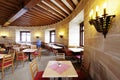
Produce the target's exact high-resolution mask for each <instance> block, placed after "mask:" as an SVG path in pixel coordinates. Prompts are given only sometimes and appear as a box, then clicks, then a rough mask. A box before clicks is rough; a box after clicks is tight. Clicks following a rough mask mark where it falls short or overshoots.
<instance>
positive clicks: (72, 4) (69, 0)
mask: <svg viewBox="0 0 120 80" xmlns="http://www.w3.org/2000/svg"><path fill="white" fill-rule="evenodd" d="M66 1H67V2H68V3H69V4H70V6H71V7H72V8H73V9H75V7H76V5H75V4H74V3H73V2H72V0H66Z"/></svg>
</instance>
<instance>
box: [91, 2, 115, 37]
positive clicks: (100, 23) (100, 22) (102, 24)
mask: <svg viewBox="0 0 120 80" xmlns="http://www.w3.org/2000/svg"><path fill="white" fill-rule="evenodd" d="M104 6H105V4H104ZM92 16H93V10H91V12H90V17H91V19H90V20H89V23H90V25H94V27H95V29H96V30H97V32H100V33H102V34H103V35H104V38H106V34H107V33H108V31H109V29H110V27H111V25H110V24H111V21H112V19H113V18H114V17H115V15H108V14H107V13H106V7H104V13H103V15H102V16H101V17H100V16H98V6H97V7H96V18H95V19H93V17H92Z"/></svg>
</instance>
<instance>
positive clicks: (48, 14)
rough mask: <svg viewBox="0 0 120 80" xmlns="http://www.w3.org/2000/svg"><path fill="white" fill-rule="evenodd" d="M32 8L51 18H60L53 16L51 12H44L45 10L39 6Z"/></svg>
mask: <svg viewBox="0 0 120 80" xmlns="http://www.w3.org/2000/svg"><path fill="white" fill-rule="evenodd" d="M33 9H34V10H36V11H38V12H40V13H42V14H43V15H45V16H47V17H50V18H51V19H55V20H61V19H60V18H58V17H56V16H54V15H53V14H51V13H48V12H46V11H45V10H43V9H42V8H39V9H38V8H36V7H34V8H33Z"/></svg>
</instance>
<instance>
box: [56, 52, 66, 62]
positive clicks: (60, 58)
mask: <svg viewBox="0 0 120 80" xmlns="http://www.w3.org/2000/svg"><path fill="white" fill-rule="evenodd" d="M56 60H57V61H59V60H65V53H57V54H56Z"/></svg>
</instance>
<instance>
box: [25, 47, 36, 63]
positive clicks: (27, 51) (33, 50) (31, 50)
mask: <svg viewBox="0 0 120 80" xmlns="http://www.w3.org/2000/svg"><path fill="white" fill-rule="evenodd" d="M36 50H37V49H24V50H23V52H25V53H28V56H29V61H31V58H30V54H31V53H33V52H35V51H36Z"/></svg>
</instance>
